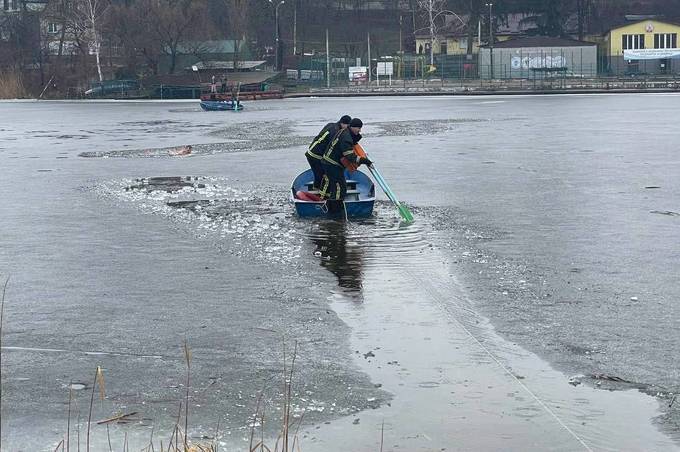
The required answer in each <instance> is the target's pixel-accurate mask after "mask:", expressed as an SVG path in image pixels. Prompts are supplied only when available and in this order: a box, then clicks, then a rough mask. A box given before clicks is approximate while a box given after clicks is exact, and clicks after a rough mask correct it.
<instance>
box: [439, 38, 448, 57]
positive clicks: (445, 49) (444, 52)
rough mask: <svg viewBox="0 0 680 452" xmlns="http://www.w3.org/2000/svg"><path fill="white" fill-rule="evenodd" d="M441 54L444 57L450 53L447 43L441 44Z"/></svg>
mask: <svg viewBox="0 0 680 452" xmlns="http://www.w3.org/2000/svg"><path fill="white" fill-rule="evenodd" d="M439 53H441V54H442V55H446V54H447V53H448V46H447V43H446V41H444V42H442V43H441V44H439Z"/></svg>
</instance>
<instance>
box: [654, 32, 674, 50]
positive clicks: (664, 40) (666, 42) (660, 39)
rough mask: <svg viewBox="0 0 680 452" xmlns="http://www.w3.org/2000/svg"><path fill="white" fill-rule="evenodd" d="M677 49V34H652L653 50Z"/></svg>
mask: <svg viewBox="0 0 680 452" xmlns="http://www.w3.org/2000/svg"><path fill="white" fill-rule="evenodd" d="M677 47H678V34H677V33H655V34H654V48H655V49H675V48H677Z"/></svg>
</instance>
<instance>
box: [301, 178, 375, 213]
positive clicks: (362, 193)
mask: <svg viewBox="0 0 680 452" xmlns="http://www.w3.org/2000/svg"><path fill="white" fill-rule="evenodd" d="M345 179H346V180H347V196H346V198H345V210H346V211H347V217H348V218H367V217H370V216H371V214H372V213H373V204H374V203H375V186H374V185H373V181H371V179H370V178H369V177H368V176H367V175H365V174H364V173H362V172H361V171H354V172H352V173H350V172H349V171H347V170H345ZM313 185H314V174H313V173H312V170H311V169H308V170H307V171H304V172H303V173H301V174H300V175H299V176H298V177H296V178H295V180H294V181H293V185H292V186H291V191H292V193H291V194H292V196H291V200H292V201H293V203H294V204H295V210H296V211H297V214H298V215H299V216H300V217H330V215H329V214H328V210H327V209H326V203H325V201H313V200H310V198H318V192H317V191H312V187H313ZM309 195H311V196H309ZM305 198H307V199H305Z"/></svg>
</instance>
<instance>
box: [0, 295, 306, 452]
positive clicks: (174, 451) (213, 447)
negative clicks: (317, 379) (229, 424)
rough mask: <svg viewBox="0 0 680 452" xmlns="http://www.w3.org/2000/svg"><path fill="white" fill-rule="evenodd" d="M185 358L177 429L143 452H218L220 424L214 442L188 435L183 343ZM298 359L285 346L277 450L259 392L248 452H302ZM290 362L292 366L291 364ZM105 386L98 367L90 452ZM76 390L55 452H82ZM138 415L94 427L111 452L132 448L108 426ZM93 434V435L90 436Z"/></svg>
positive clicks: (92, 395) (87, 441)
mask: <svg viewBox="0 0 680 452" xmlns="http://www.w3.org/2000/svg"><path fill="white" fill-rule="evenodd" d="M1 320H2V305H1V304H0V321H1ZM0 332H1V323H0ZM183 355H184V360H185V364H186V375H185V382H186V391H185V393H184V397H183V400H182V401H181V402H180V403H179V409H178V411H177V417H176V418H175V421H174V426H173V428H172V433H171V435H170V438H169V439H167V438H166V440H165V441H164V440H162V439H160V440H157V439H155V438H154V430H155V428H154V429H152V431H151V437H150V439H149V442H148V444H147V445H146V446H145V447H144V448H143V449H141V452H156V451H158V452H219V443H218V438H219V424H218V426H217V429H216V431H215V434H214V436H213V438H214V439H213V440H212V441H208V442H206V441H202V442H192V441H191V440H190V438H189V435H188V433H187V432H188V431H189V404H190V390H191V358H192V356H191V350H190V349H189V346H188V344H187V342H186V341H185V342H184V345H183ZM296 357H297V342H296V343H295V347H294V349H293V352H292V355H291V356H290V357H288V356H287V352H286V348H285V342H284V344H283V395H284V400H283V407H282V408H283V409H282V413H283V419H282V423H281V427H280V431H279V434H278V436H277V438H276V442H275V444H274V447H273V448H272V447H270V446H269V445H267V444H265V433H264V427H265V412H264V405H265V404H264V403H263V398H264V389H263V390H262V391H261V392H260V394H259V395H258V397H257V405H256V407H255V414H254V416H253V418H252V421H251V433H250V446H249V448H248V450H249V452H301V448H300V443H299V441H298V431H299V429H300V426H301V425H302V420H303V418H304V413H303V414H302V416H300V418H299V419H293V418H292V415H291V410H292V406H293V376H294V374H295V359H296ZM288 362H290V364H288ZM104 387H105V383H104V374H103V371H102V369H101V367H99V366H97V369H96V371H95V375H94V379H93V381H92V388H91V392H90V403H89V409H88V417H87V424H86V427H87V430H86V439H85V450H86V451H87V452H89V451H90V450H91V438H93V437H94V432H91V426H92V423H93V422H92V410H93V406H94V402H95V394H96V393H97V389H98V390H99V391H98V392H99V397H98V398H99V400H100V402H102V403H103V401H104V400H105V398H106V394H105V390H104ZM74 402H75V401H74V399H73V390H72V388H71V387H69V400H68V419H67V422H66V435H65V436H64V438H63V439H62V440H61V441H60V442H59V444H57V446H56V448H55V449H54V452H72V451H73V452H76V451H77V452H80V450H81V444H80V429H79V427H80V419H79V415H78V419H74V421H75V423H76V424H75V425H76V427H77V429H78V435H77V438H76V439H77V442H76V445H75V447H74V444H72V441H71V440H72V438H71V436H72V428H71V426H72V416H73V412H74V410H72V409H71V407H72V405H73V403H74ZM137 415H138V413H137V412H130V413H125V414H122V413H118V414H114V415H112V416H109V417H108V418H107V419H103V420H100V421H97V422H96V423H95V424H96V425H106V435H107V436H106V438H107V440H108V446H109V452H113V451H114V450H122V451H123V452H129V450H130V448H129V445H128V435H127V433H125V438H124V440H123V443H122V445H121V448H120V449H119V448H117V447H115V445H113V444H112V443H111V436H110V434H109V424H111V423H114V422H121V423H122V422H129V421H134V420H137V418H136V416H137ZM258 422H259V427H260V431H259V432H257V433H259V435H258V436H259V438H258V440H257V442H255V435H256V431H255V426H256V425H258ZM293 428H295V431H294V432H293ZM91 433H92V434H91Z"/></svg>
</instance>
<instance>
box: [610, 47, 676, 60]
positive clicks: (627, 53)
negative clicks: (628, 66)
mask: <svg viewBox="0 0 680 452" xmlns="http://www.w3.org/2000/svg"><path fill="white" fill-rule="evenodd" d="M666 58H673V59H678V58H680V49H635V50H632V49H631V50H624V51H623V59H624V60H627V61H629V60H663V59H666Z"/></svg>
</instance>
